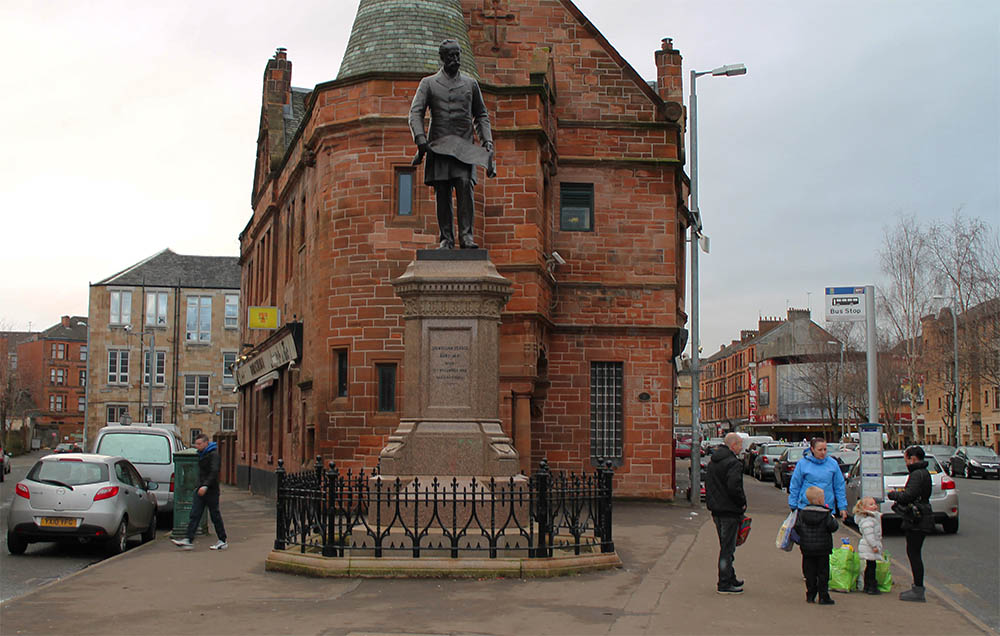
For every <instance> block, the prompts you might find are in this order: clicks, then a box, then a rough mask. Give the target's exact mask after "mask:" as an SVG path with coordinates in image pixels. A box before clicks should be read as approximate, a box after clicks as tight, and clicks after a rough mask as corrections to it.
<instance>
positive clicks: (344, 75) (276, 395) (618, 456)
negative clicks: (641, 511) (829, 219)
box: [237, 0, 688, 498]
mask: <svg viewBox="0 0 1000 636" xmlns="http://www.w3.org/2000/svg"><path fill="white" fill-rule="evenodd" d="M446 38H451V39H454V40H457V41H458V42H459V43H460V46H461V51H462V73H463V74H466V75H468V76H471V77H472V78H475V79H476V80H477V81H478V83H479V86H480V88H481V91H482V95H483V100H484V102H485V105H486V109H487V111H488V112H489V114H490V118H491V123H492V131H493V138H494V142H495V144H496V162H497V167H496V170H497V174H496V176H495V178H487V177H485V175H484V174H483V171H482V170H480V172H479V179H478V184H477V185H476V186H475V191H474V200H475V207H476V217H475V223H474V239H475V242H476V243H477V244H478V245H479V246H480V247H482V248H485V249H486V250H488V252H489V258H490V260H491V261H492V262H493V263H494V264H495V265H496V267H497V270H498V271H499V272H500V274H501V275H503V276H504V277H506V278H507V279H509V280H510V281H512V283H513V296H512V298H511V300H510V301H509V302H508V303H507V304H506V306H505V307H504V309H503V312H502V318H501V321H502V324H501V343H500V359H499V372H500V396H499V398H500V405H501V407H500V414H501V420H502V425H503V427H504V432H505V433H506V434H507V435H509V436H510V437H511V438H512V439H513V441H514V445H515V447H516V448H517V450H518V452H519V455H520V461H521V466H520V467H521V470H523V471H525V472H530V471H532V470H534V469H536V468H537V466H538V464H539V462H540V461H541V460H542V459H543V458H547V460H548V462H549V465H550V466H551V467H553V468H555V469H557V470H573V471H581V470H588V471H590V470H593V468H594V466H595V465H596V462H597V461H598V460H599V459H604V458H606V459H610V460H611V461H613V462H614V464H615V465H616V476H615V488H616V492H618V493H620V494H623V495H630V496H641V497H654V498H670V497H672V496H673V487H674V483H673V473H674V470H673V464H672V455H673V452H672V451H673V449H672V437H673V434H672V426H673V423H672V417H673V415H672V411H673V403H674V390H675V383H676V380H675V371H674V368H673V360H674V358H675V356H679V355H680V351H679V347H678V346H677V345H678V344H679V341H680V336H679V334H680V333H681V332H682V327H683V325H684V322H685V320H686V315H685V313H684V293H683V291H684V266H685V263H684V245H685V232H686V229H687V227H688V216H687V208H686V206H685V201H686V197H687V177H686V176H685V174H684V173H683V170H682V163H683V136H684V122H683V112H684V111H683V108H682V106H681V103H680V102H681V98H682V87H681V56H680V53H679V52H678V51H677V50H675V49H674V48H673V47H672V44H671V42H670V40H663V42H662V43H656V45H658V46H659V50H656V51H655V52H652V51H651V54H653V55H654V58H655V64H656V69H657V77H656V78H654V79H653V80H651V81H647V80H646V79H644V78H642V77H640V76H639V74H638V73H637V72H636V71H635V70H634V69H633V68H632V67H631V66H630V65H629V64H628V63H627V62H626V61H625V60H624V59H623V58H622V56H621V55H620V54H619V53H618V51H616V50H615V48H614V47H613V46H612V45H611V43H610V42H608V41H607V40H606V39H605V38H604V36H603V35H602V34H601V33H600V32H599V31H598V30H597V28H596V27H595V26H594V25H593V24H592V23H591V22H590V21H589V20H588V19H587V18H586V16H584V15H583V13H581V11H580V10H579V9H578V8H577V7H576V6H575V5H574V4H573V3H572V2H571V1H570V0H510V1H508V2H502V3H501V2H497V1H493V0H424V1H421V2H413V1H412V0H407V1H405V2H404V1H403V0H361V3H360V6H359V8H358V13H357V16H356V19H355V22H354V27H353V31H352V33H351V37H350V41H349V43H348V45H347V50H346V53H345V55H344V58H343V60H342V63H341V66H340V71H339V73H338V74H337V76H336V78H335V79H331V80H330V81H327V82H324V83H321V84H318V85H316V86H315V87H313V88H311V89H306V88H296V87H293V86H292V63H291V60H290V59H289V57H288V54H287V52H286V51H285V49H278V50H277V53H276V54H275V55H274V57H273V58H272V59H270V60H269V61H268V62H267V64H266V68H265V71H264V86H263V101H262V104H261V118H260V128H259V131H258V135H257V156H256V164H255V165H256V170H255V176H254V181H253V183H252V187H251V193H250V194H251V202H252V207H253V214H252V217H251V218H250V220H249V221H248V223H247V225H246V227H245V228H244V230H243V231H242V232H241V234H240V246H241V247H240V265H241V269H242V280H241V289H242V293H243V298H244V302H245V304H246V306H248V307H250V308H255V307H260V308H264V309H263V310H262V311H263V312H265V313H266V315H268V316H274V315H280V324H279V325H278V326H277V329H274V330H267V329H259V330H258V329H250V328H249V326H248V325H243V327H242V336H241V339H240V342H242V343H248V344H250V345H252V348H249V349H247V350H245V351H242V352H241V359H240V364H239V365H238V368H237V381H238V384H239V389H240V391H239V400H240V406H241V408H240V411H239V412H240V422H239V430H238V433H239V435H238V437H239V454H238V457H239V464H240V465H239V466H238V475H237V477H238V481H239V483H240V484H241V485H244V486H249V487H251V488H252V489H254V490H260V491H267V490H270V489H273V487H274V471H275V469H276V467H277V461H278V460H279V459H283V460H284V463H285V466H286V468H287V469H289V470H299V469H300V468H302V467H304V466H310V465H312V463H313V462H314V461H315V460H314V458H315V456H317V455H320V456H322V457H323V458H324V460H327V461H329V460H335V461H336V462H337V464H338V466H340V467H342V468H353V469H355V470H357V469H361V468H364V469H366V470H371V469H372V468H375V467H376V465H377V463H378V457H379V452H380V450H381V449H382V448H383V446H384V445H385V444H386V440H387V437H388V436H389V434H390V433H392V432H393V431H394V430H395V429H396V427H397V425H398V423H399V406H400V400H401V395H400V390H401V387H402V386H403V381H402V380H403V377H404V376H405V374H406V373H407V369H405V368H404V367H403V362H402V361H403V332H404V327H403V318H402V315H403V303H402V301H401V300H400V299H399V298H397V297H396V296H395V295H394V293H393V287H392V285H391V284H390V281H391V280H392V279H394V278H396V277H398V276H400V275H401V274H402V273H403V271H404V270H405V268H406V266H407V264H408V263H410V262H411V261H413V260H414V258H415V255H416V251H417V250H418V249H424V248H432V247H436V246H437V244H438V227H437V219H436V215H435V200H434V193H433V190H432V189H431V188H429V187H426V186H424V185H423V182H424V175H423V170H424V168H423V167H422V166H418V167H416V168H414V167H413V166H411V159H412V158H413V156H414V154H415V152H416V146H415V145H414V140H413V137H412V135H411V132H410V129H409V126H408V123H407V117H408V113H409V110H410V104H411V101H412V99H413V97H414V94H415V92H416V89H417V85H418V83H419V81H420V79H421V78H423V77H425V76H427V75H430V74H433V73H435V72H436V71H437V70H438V68H439V57H438V45H439V43H440V42H441V41H442V40H444V39H446ZM651 48H655V47H651Z"/></svg>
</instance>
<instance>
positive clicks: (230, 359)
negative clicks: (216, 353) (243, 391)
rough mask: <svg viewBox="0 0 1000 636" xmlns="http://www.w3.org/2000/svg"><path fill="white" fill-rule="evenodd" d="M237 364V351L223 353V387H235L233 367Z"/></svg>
mask: <svg viewBox="0 0 1000 636" xmlns="http://www.w3.org/2000/svg"><path fill="white" fill-rule="evenodd" d="M235 364H236V352H235V351H223V352H222V386H233V385H235V384H236V378H235V377H234V376H233V366H234V365H235Z"/></svg>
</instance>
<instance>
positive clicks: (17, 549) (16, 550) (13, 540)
mask: <svg viewBox="0 0 1000 636" xmlns="http://www.w3.org/2000/svg"><path fill="white" fill-rule="evenodd" d="M27 549H28V541H27V539H25V538H24V537H19V536H17V535H16V534H14V533H13V532H10V531H8V532H7V552H10V553H11V554H24V551H25V550H27Z"/></svg>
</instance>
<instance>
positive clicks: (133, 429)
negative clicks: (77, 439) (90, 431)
mask: <svg viewBox="0 0 1000 636" xmlns="http://www.w3.org/2000/svg"><path fill="white" fill-rule="evenodd" d="M179 450H184V442H182V441H181V436H180V432H179V430H178V429H177V426H175V425H173V424H157V425H156V426H146V425H144V424H139V425H131V426H122V425H121V424H108V425H107V426H105V427H104V428H102V429H100V430H99V431H97V441H96V442H94V452H95V453H97V454H100V455H120V456H121V457H124V458H125V459H127V460H129V461H130V462H132V464H134V465H135V467H136V468H137V469H138V470H139V474H140V475H141V476H142V477H143V478H144V479H147V480H149V481H155V482H156V483H157V484H158V487H157V488H156V490H153V491H151V492H152V494H153V497H154V498H155V499H156V510H157V512H158V513H160V514H171V513H173V511H174V453H176V452H177V451H179Z"/></svg>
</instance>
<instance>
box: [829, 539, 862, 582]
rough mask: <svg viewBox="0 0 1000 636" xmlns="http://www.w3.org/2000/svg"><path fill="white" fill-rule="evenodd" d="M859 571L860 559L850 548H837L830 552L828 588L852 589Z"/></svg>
mask: <svg viewBox="0 0 1000 636" xmlns="http://www.w3.org/2000/svg"><path fill="white" fill-rule="evenodd" d="M860 572H861V559H859V558H858V555H857V554H855V553H854V550H852V549H850V548H837V549H836V550H834V551H833V552H831V553H830V589H831V590H834V591H837V592H850V591H853V590H854V587H855V581H857V580H858V574H859V573H860Z"/></svg>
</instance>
